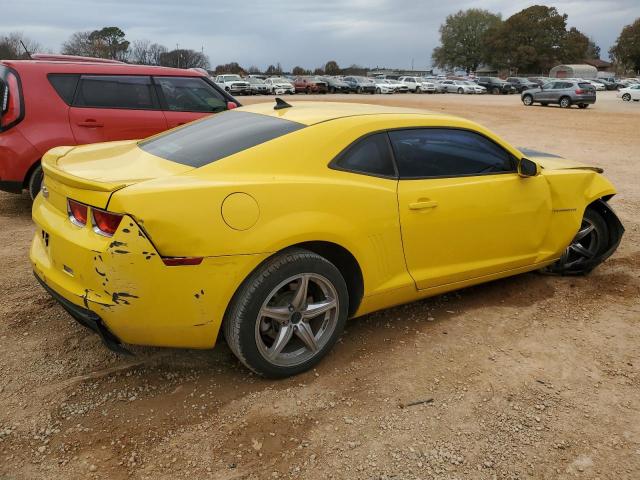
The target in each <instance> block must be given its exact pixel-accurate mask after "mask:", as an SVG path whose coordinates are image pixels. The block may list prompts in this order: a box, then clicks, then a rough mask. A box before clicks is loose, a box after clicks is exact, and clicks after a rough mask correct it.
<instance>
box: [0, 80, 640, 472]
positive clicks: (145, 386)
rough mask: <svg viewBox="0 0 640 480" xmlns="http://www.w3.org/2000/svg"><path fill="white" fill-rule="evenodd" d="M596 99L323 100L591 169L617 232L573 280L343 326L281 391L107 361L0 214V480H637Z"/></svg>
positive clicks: (625, 150) (19, 233)
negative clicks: (543, 103) (399, 115)
mask: <svg viewBox="0 0 640 480" xmlns="http://www.w3.org/2000/svg"><path fill="white" fill-rule="evenodd" d="M598 96H599V99H598V103H597V104H596V105H595V106H593V107H590V108H589V109H587V110H584V111H582V110H578V109H571V110H561V109H559V108H557V107H546V108H545V107H524V106H523V105H522V104H521V103H520V101H519V98H518V97H517V96H504V97H494V96H459V95H451V94H450V95H392V96H385V97H382V96H380V95H376V96H356V95H344V96H340V95H336V96H331V97H329V96H322V97H321V99H322V100H329V99H330V98H331V99H335V100H340V101H360V102H369V103H384V104H390V105H402V106H415V107H422V108H427V109H431V110H434V111H444V112H448V113H452V114H457V115H461V116H465V117H467V118H471V119H473V120H476V121H478V122H481V123H483V124H484V125H486V126H488V127H489V128H491V129H493V130H494V131H495V132H497V133H498V134H501V135H503V136H504V137H505V138H507V139H508V140H509V141H511V142H512V143H513V144H514V145H518V146H523V147H530V148H535V149H539V150H544V151H549V152H554V153H558V154H560V155H563V156H566V157H568V158H572V157H573V158H576V159H579V160H583V161H585V162H587V163H590V164H594V165H600V166H602V167H604V168H605V170H606V175H607V176H608V177H609V178H610V179H611V180H612V181H613V182H614V183H615V184H616V186H617V187H618V189H619V191H620V193H619V195H618V196H617V197H615V198H614V199H613V201H612V205H613V207H614V208H615V209H616V211H617V212H618V214H619V215H620V217H621V218H622V220H623V223H624V224H625V226H626V229H627V231H626V235H625V237H624V239H623V242H622V244H621V246H620V249H619V250H618V252H617V253H616V254H615V255H614V256H613V257H612V258H611V259H609V260H608V261H607V262H606V263H605V264H604V265H602V266H601V267H600V268H598V269H597V270H596V271H594V272H593V273H592V274H591V275H589V276H587V277H584V278H583V277H579V278H568V277H549V276H542V275H538V274H525V275H520V276H517V277H514V278H510V279H506V280H502V281H497V282H493V283H490V284H486V285H483V286H479V287H474V288H470V289H467V290H463V291H460V292H457V293H454V294H449V295H444V296H439V297H435V298H432V299H428V300H425V301H421V302H417V303H414V304H410V305H406V306H403V307H398V308H393V309H390V310H386V311H382V312H379V313H376V314H373V315H368V316H366V317H364V318H360V319H356V320H353V321H351V322H350V323H349V324H348V328H347V331H346V332H345V334H344V335H343V337H342V338H341V340H340V342H339V343H338V345H337V346H336V348H335V349H334V350H333V352H331V353H330V354H329V356H328V357H327V358H326V359H325V360H324V361H323V362H322V363H321V364H320V365H319V366H318V368H317V369H316V370H314V371H311V372H308V373H306V374H303V375H300V376H298V377H296V378H291V379H287V380H282V381H267V380H262V379H260V378H257V377H256V376H254V375H251V374H249V373H248V372H247V370H245V369H244V368H242V366H241V365H240V364H239V362H238V361H236V360H235V358H234V357H233V356H232V354H231V353H230V351H229V349H228V348H227V346H226V345H225V344H224V343H221V344H219V345H218V346H217V347H216V348H215V349H214V350H213V351H188V350H169V349H153V348H140V347H137V348H136V347H134V348H133V351H134V352H135V354H136V356H135V357H133V358H131V357H128V358H125V357H120V356H117V355H115V354H112V353H110V352H108V351H107V350H106V349H105V348H104V347H102V345H101V344H100V342H99V340H98V337H97V336H95V335H93V334H91V333H90V332H88V331H87V330H85V329H84V328H82V327H80V326H78V325H76V324H75V323H74V322H73V321H72V320H71V318H70V317H69V316H68V315H67V314H66V313H65V312H64V311H63V310H62V308H60V307H59V306H58V305H57V304H56V303H55V302H54V301H53V300H52V299H50V298H49V297H48V296H47V295H46V294H45V292H44V291H43V290H42V288H41V287H40V286H39V285H38V284H37V283H36V281H35V279H34V278H33V275H32V273H31V269H30V266H29V262H28V259H27V255H28V248H29V243H30V240H31V235H32V233H33V226H32V223H31V218H30V201H29V200H28V198H27V196H26V195H24V196H16V195H10V194H0V347H1V352H0V479H2V480H9V479H80V478H82V479H85V478H105V479H124V478H136V479H145V478H149V479H151V478H153V479H174V478H190V479H203V478H204V479H208V478H212V479H262V478H304V479H312V480H313V479H431V478H433V479H468V478H469V479H524V478H535V479H568V478H585V479H616V480H620V479H638V478H640V348H639V347H640V232H639V227H640V215H639V214H638V212H639V211H640V174H639V173H638V171H639V169H640V164H638V160H640V158H639V157H640V133H639V128H640V104H639V103H630V104H629V103H623V102H622V101H620V100H619V99H616V98H615V94H613V93H610V92H607V93H602V94H600V93H599V94H598ZM311 98H313V97H306V96H295V97H288V98H287V99H288V100H289V99H290V100H292V101H295V100H308V99H311ZM241 101H243V102H244V103H253V102H255V101H272V99H271V98H270V97H262V98H241ZM431 399H432V400H431ZM427 400H431V401H430V403H429V402H426V403H425V402H423V403H419V404H415V405H407V404H409V403H412V402H414V403H415V402H420V401H427Z"/></svg>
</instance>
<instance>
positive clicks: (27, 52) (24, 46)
mask: <svg viewBox="0 0 640 480" xmlns="http://www.w3.org/2000/svg"><path fill="white" fill-rule="evenodd" d="M20 45H22V48H24V52H25V53H26V54H27V57H29V60H33V58H32V57H31V53H30V52H29V49H27V47H26V45H25V44H24V42H23V41H22V40H20Z"/></svg>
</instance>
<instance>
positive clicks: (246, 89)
mask: <svg viewBox="0 0 640 480" xmlns="http://www.w3.org/2000/svg"><path fill="white" fill-rule="evenodd" d="M215 82H216V83H217V84H218V86H220V88H223V89H225V90H226V91H227V92H229V93H231V94H238V93H241V94H244V95H250V94H251V84H250V83H249V82H247V81H246V80H243V79H242V77H241V76H240V75H232V74H228V75H218V76H217V77H216V78H215Z"/></svg>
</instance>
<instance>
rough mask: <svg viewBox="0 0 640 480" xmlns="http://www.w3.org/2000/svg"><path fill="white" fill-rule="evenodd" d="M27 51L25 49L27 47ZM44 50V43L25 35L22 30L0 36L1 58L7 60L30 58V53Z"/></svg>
mask: <svg viewBox="0 0 640 480" xmlns="http://www.w3.org/2000/svg"><path fill="white" fill-rule="evenodd" d="M23 44H24V47H26V48H27V51H25V48H24V47H23ZM41 50H42V45H40V44H39V43H38V42H36V41H34V40H31V39H30V38H27V37H25V36H24V34H23V33H21V32H12V33H9V34H8V35H5V36H1V37H0V58H2V59H6V60H15V59H24V58H28V57H29V54H31V53H36V52H38V51H41Z"/></svg>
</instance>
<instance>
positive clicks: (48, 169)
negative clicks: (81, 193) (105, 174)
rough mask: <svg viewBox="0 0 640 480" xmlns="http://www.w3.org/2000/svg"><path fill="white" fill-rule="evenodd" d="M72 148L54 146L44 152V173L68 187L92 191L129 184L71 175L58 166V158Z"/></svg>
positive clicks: (117, 187) (111, 188) (119, 187)
mask: <svg viewBox="0 0 640 480" xmlns="http://www.w3.org/2000/svg"><path fill="white" fill-rule="evenodd" d="M74 148H75V147H56V148H52V149H51V150H49V151H48V152H47V153H45V154H44V156H43V157H42V162H41V165H42V169H43V170H44V174H45V175H47V176H49V177H51V178H53V179H55V180H57V181H59V182H61V183H63V184H65V185H68V186H70V187H73V188H79V189H82V190H91V191H94V192H114V191H116V190H120V189H122V188H124V187H126V186H127V185H129V184H128V183H123V182H120V183H108V182H98V181H95V180H89V179H86V178H81V177H76V176H75V175H71V174H70V173H67V172H65V171H63V170H61V169H60V168H58V165H57V164H58V160H60V159H61V158H62V157H64V156H65V155H67V154H68V153H69V152H71V151H72V150H73V149H74Z"/></svg>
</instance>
